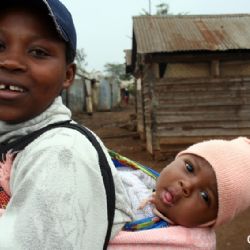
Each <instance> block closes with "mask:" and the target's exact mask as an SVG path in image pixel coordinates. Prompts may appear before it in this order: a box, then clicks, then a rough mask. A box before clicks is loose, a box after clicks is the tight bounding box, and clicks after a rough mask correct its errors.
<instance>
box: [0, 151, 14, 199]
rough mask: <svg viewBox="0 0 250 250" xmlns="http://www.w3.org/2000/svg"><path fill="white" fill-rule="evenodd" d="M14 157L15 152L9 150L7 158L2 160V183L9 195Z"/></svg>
mask: <svg viewBox="0 0 250 250" xmlns="http://www.w3.org/2000/svg"><path fill="white" fill-rule="evenodd" d="M14 158H15V153H13V152H12V151H8V152H7V154H6V156H5V160H3V162H0V185H1V187H2V188H3V189H4V191H5V192H6V193H7V194H8V195H10V185H9V181H10V171H11V167H12V163H13V161H14Z"/></svg>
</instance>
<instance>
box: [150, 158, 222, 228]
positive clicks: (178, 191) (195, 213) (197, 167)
mask: <svg viewBox="0 0 250 250" xmlns="http://www.w3.org/2000/svg"><path fill="white" fill-rule="evenodd" d="M153 203H154V204H155V206H156V208H157V209H158V210H159V211H160V212H161V213H162V214H163V215H165V216H166V217H167V218H169V219H170V220H172V221H173V222H174V223H175V224H178V225H182V226H186V227H196V226H199V225H202V224H204V223H207V222H210V221H213V220H214V219H216V216H217V212H218V193H217V183H216V176H215V173H214V171H213V169H212V167H211V166H210V164H209V163H208V162H207V161H206V160H204V159H203V158H201V157H198V156H195V155H192V154H185V155H181V156H179V157H178V158H176V159H175V160H174V161H173V162H171V163H170V164H169V165H168V166H166V167H165V168H164V169H163V170H162V172H161V174H160V176H159V178H158V180H157V183H156V194H155V200H154V202H153Z"/></svg>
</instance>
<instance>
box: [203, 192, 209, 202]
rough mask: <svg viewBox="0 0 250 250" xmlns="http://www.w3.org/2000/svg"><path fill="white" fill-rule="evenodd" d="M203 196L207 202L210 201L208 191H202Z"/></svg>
mask: <svg viewBox="0 0 250 250" xmlns="http://www.w3.org/2000/svg"><path fill="white" fill-rule="evenodd" d="M201 198H202V199H203V200H204V201H205V202H206V203H209V196H208V193H207V192H205V191H201Z"/></svg>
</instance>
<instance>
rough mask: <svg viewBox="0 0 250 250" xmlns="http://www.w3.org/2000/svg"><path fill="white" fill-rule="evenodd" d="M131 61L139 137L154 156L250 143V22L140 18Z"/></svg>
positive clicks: (135, 22) (237, 18)
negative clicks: (217, 142) (215, 143)
mask: <svg viewBox="0 0 250 250" xmlns="http://www.w3.org/2000/svg"><path fill="white" fill-rule="evenodd" d="M126 54H127V56H128V55H129V56H131V65H127V67H126V68H127V70H128V71H129V72H130V73H133V75H134V76H135V77H136V79H137V87H136V88H137V96H136V100H137V107H136V108H137V109H136V110H137V129H138V132H139V133H140V136H141V138H143V139H145V141H146V145H147V149H148V151H149V152H151V153H152V154H153V155H154V156H156V157H158V156H160V157H162V156H164V157H166V156H168V155H173V154H174V153H176V152H178V151H179V150H181V149H183V148H184V147H186V146H187V145H190V144H192V143H195V142H198V141H201V140H204V139H210V138H231V137H235V136H241V135H242V136H250V15H247V14H242V15H209V16H208V15H202V16H189V15H178V16H166V17H161V16H137V17H134V18H133V44H132V50H131V55H130V53H128V52H126ZM127 61H129V59H127Z"/></svg>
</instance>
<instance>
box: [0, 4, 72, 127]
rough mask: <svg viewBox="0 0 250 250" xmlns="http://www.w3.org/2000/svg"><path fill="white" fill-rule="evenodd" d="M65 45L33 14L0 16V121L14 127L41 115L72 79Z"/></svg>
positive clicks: (20, 12)
mask: <svg viewBox="0 0 250 250" xmlns="http://www.w3.org/2000/svg"><path fill="white" fill-rule="evenodd" d="M65 49H66V48H65V44H64V42H63V41H61V40H60V39H59V38H58V34H57V32H56V30H55V28H54V27H53V25H52V24H51V21H50V20H49V19H48V20H47V19H46V18H44V15H41V14H39V13H38V12H37V11H31V10H26V9H8V10H6V11H2V12H1V15H0V120H2V121H6V122H9V123H17V122H21V121H25V120H28V119H30V118H33V117H35V116H37V115H39V114H40V113H42V112H43V111H44V110H45V109H46V108H47V107H48V106H49V105H50V104H51V103H52V102H53V101H54V99H55V98H56V97H57V96H58V95H59V94H60V92H61V91H62V89H64V88H67V87H69V86H70V85H71V84H72V82H73V79H74V73H75V71H74V70H75V68H74V65H73V64H71V65H67V63H66V58H65Z"/></svg>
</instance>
